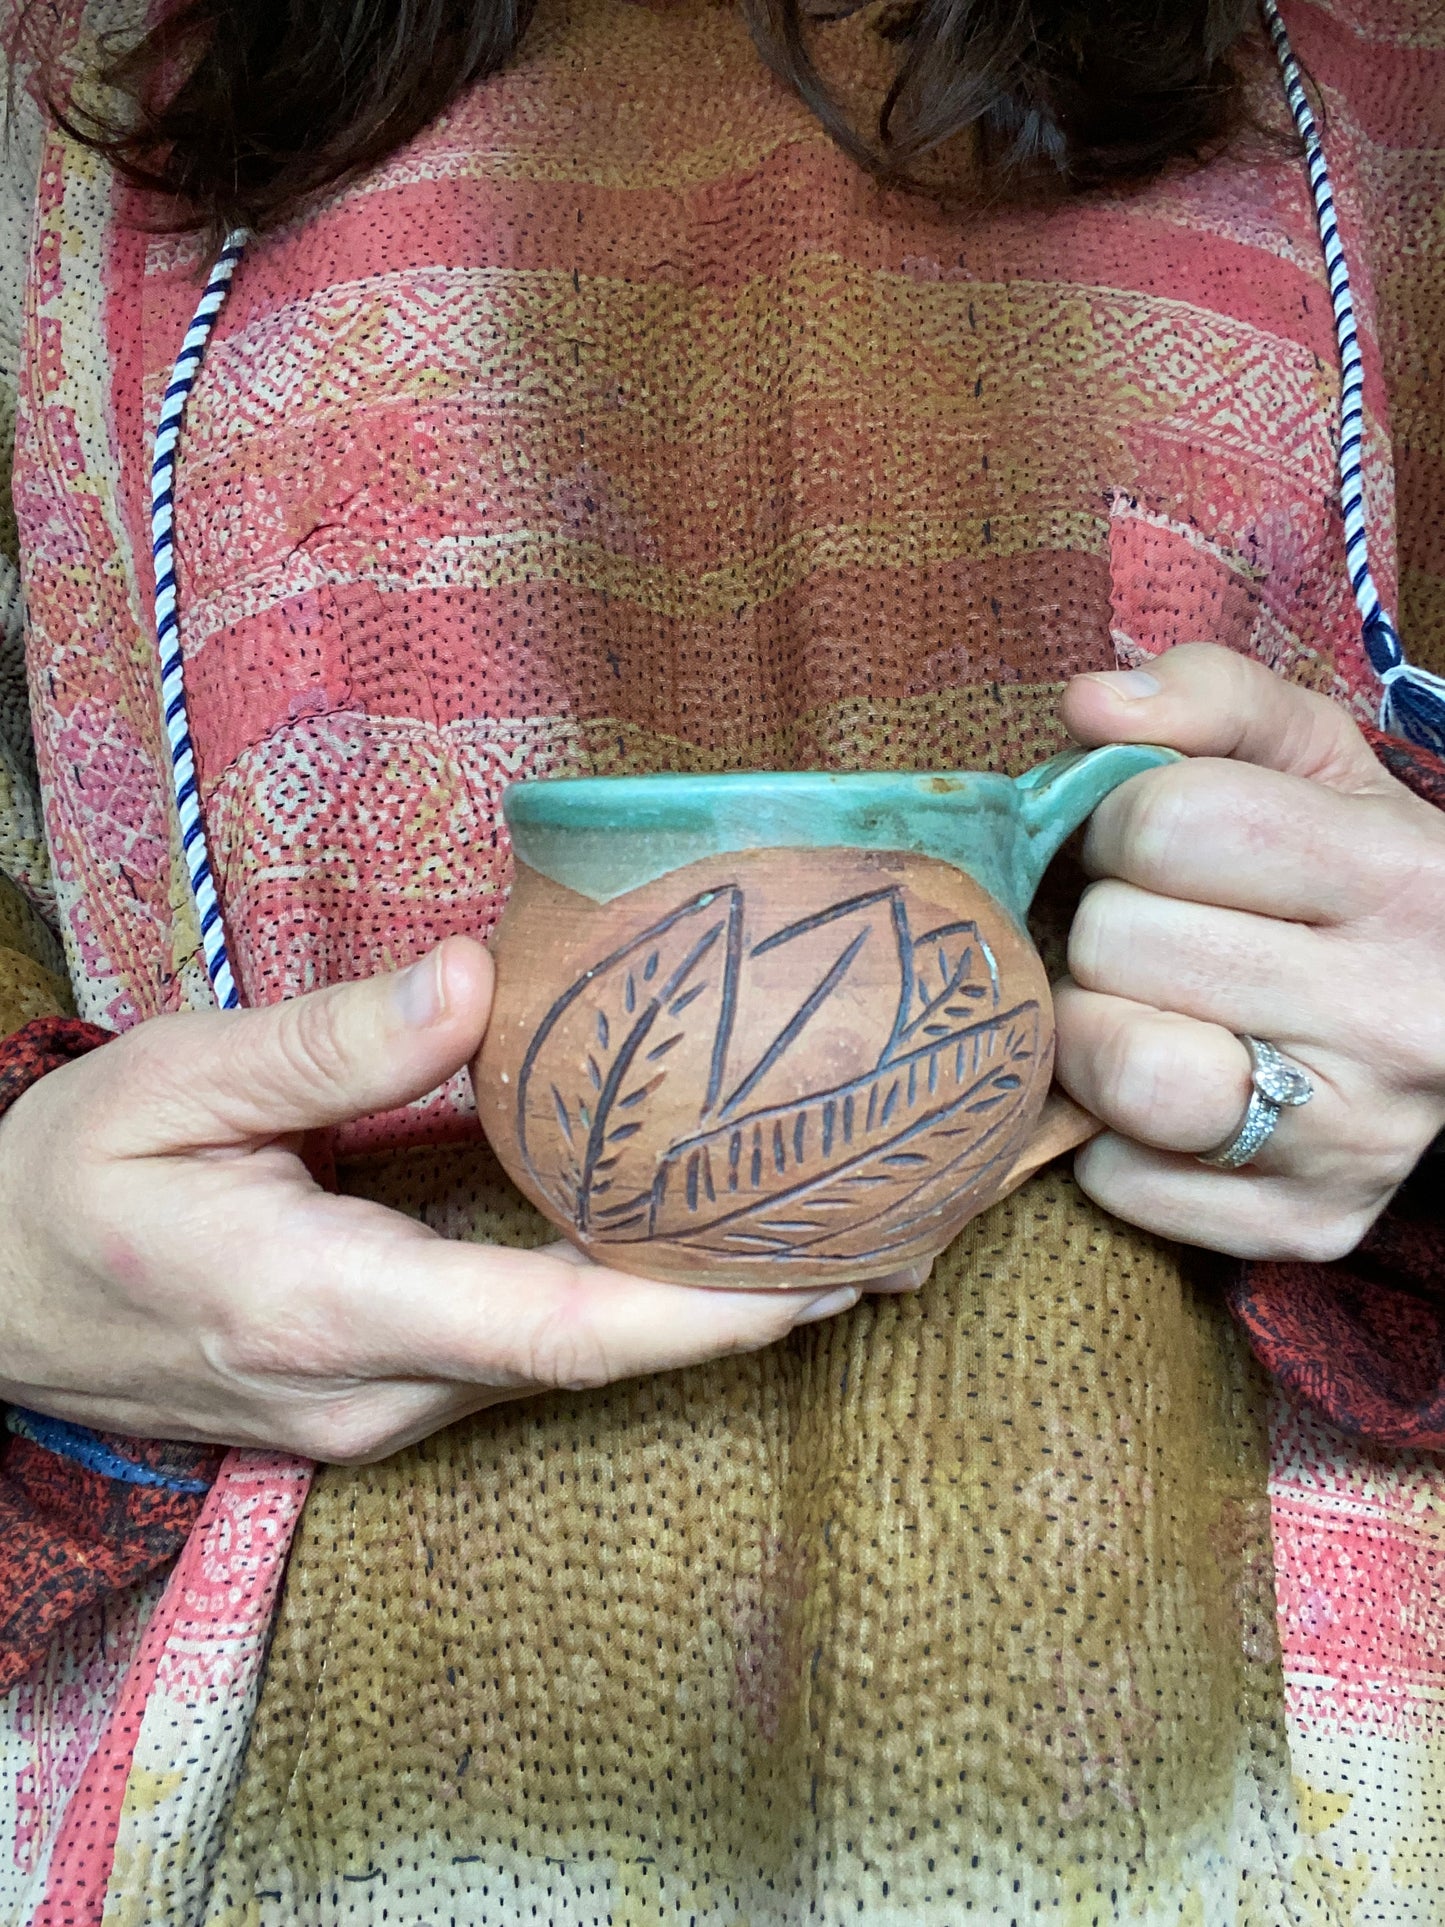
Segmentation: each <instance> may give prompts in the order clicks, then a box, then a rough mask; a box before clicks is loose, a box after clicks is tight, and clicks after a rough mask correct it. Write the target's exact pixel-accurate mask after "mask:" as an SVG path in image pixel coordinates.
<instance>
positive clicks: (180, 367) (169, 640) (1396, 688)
mask: <svg viewBox="0 0 1445 1927" xmlns="http://www.w3.org/2000/svg"><path fill="white" fill-rule="evenodd" d="M1260 7H1261V10H1262V12H1263V16H1264V23H1265V26H1266V28H1267V30H1268V32H1269V37H1270V41H1271V43H1272V44H1273V47H1274V51H1275V57H1276V59H1277V60H1278V62H1279V67H1280V73H1281V76H1282V78H1283V81H1284V90H1285V97H1286V99H1287V100H1288V101H1289V108H1290V112H1291V114H1292V115H1293V116H1294V124H1295V127H1296V128H1297V129H1298V132H1299V137H1300V140H1301V142H1302V143H1303V146H1304V152H1305V161H1306V165H1307V167H1308V171H1309V182H1310V192H1311V194H1312V195H1313V196H1314V204H1315V216H1316V219H1317V221H1318V224H1319V231H1320V243H1321V246H1322V247H1323V248H1324V256H1325V271H1326V274H1327V276H1328V279H1329V288H1330V301H1331V303H1332V304H1333V307H1334V316H1335V337H1336V339H1337V341H1338V342H1339V349H1340V377H1341V379H1340V451H1339V465H1340V508H1341V512H1342V514H1343V516H1344V524H1345V557H1346V561H1347V564H1348V567H1349V571H1350V586H1351V588H1352V589H1353V590H1354V595H1355V601H1356V603H1357V604H1358V606H1359V611H1360V621H1361V624H1362V628H1363V633H1364V641H1365V649H1366V652H1367V654H1368V656H1369V659H1370V665H1371V667H1372V668H1373V669H1374V671H1375V673H1376V675H1377V676H1378V677H1379V679H1380V685H1381V697H1380V724H1381V727H1382V728H1384V729H1387V730H1390V731H1392V732H1393V733H1394V734H1396V735H1399V736H1403V737H1405V738H1407V739H1408V740H1409V741H1411V742H1415V743H1419V744H1421V745H1422V746H1423V747H1424V748H1426V749H1431V750H1434V751H1435V753H1436V754H1437V755H1445V677H1440V676H1435V675H1432V674H1431V673H1430V672H1429V671H1428V670H1425V669H1420V668H1417V667H1416V666H1415V665H1414V664H1413V663H1411V662H1409V661H1408V660H1407V659H1406V656H1405V652H1404V650H1403V648H1402V647H1401V646H1400V637H1399V634H1398V632H1397V631H1396V628H1395V624H1394V622H1393V621H1392V619H1391V618H1390V616H1389V614H1388V613H1387V612H1386V609H1385V606H1384V604H1383V602H1382V601H1381V600H1380V593H1379V590H1378V589H1377V588H1376V587H1375V579H1374V576H1373V575H1372V574H1371V571H1370V553H1369V530H1368V527H1367V521H1366V515H1365V490H1364V474H1363V450H1364V432H1365V372H1364V362H1363V359H1362V357H1361V354H1360V344H1359V335H1358V331H1357V329H1356V326H1355V304H1354V298H1353V296H1352V295H1351V293H1350V276H1349V270H1348V267H1347V266H1346V262H1345V251H1344V247H1343V246H1342V244H1341V242H1340V235H1339V226H1338V222H1337V219H1336V214H1335V195H1334V188H1333V187H1332V185H1331V183H1330V172H1329V167H1328V166H1327V164H1326V161H1325V155H1324V148H1323V146H1322V144H1321V141H1320V134H1319V128H1318V126H1317V124H1316V122H1315V117H1314V114H1313V112H1312V111H1311V108H1310V104H1309V98H1308V96H1307V95H1306V93H1305V86H1304V79H1303V76H1302V75H1301V73H1300V68H1299V63H1298V61H1297V60H1296V59H1295V56H1294V50H1293V48H1292V47H1291V46H1290V41H1289V35H1288V33H1287V32H1286V31H1285V25H1284V22H1283V20H1281V18H1280V15H1279V8H1278V6H1277V5H1276V4H1275V0H1260ZM247 238H248V237H247V235H246V232H245V230H244V229H242V228H237V229H235V230H234V231H233V232H232V233H230V234H228V235H227V236H226V241H225V245H224V246H223V247H222V249H221V252H220V254H219V255H218V256H217V257H216V264H215V266H214V267H213V268H212V270H211V275H210V279H209V280H208V281H207V283H206V289H205V292H204V294H203V295H202V296H201V299H200V302H199V304H198V306H197V308H196V312H195V317H194V319H193V320H192V322H191V325H190V327H189V328H188V329H187V330H186V338H185V341H184V343H183V344H182V346H181V352H180V355H179V356H178V358H177V360H176V365H175V368H174V369H173V370H172V373H171V379H170V382H169V385H168V386H167V388H166V392H165V399H164V402H163V404H162V407H161V418H160V423H159V425H158V427H157V429H156V439H155V453H154V460H153V463H152V466H151V545H152V554H153V556H154V564H155V614H156V637H157V642H158V646H159V649H160V658H161V703H162V707H163V709H164V712H165V720H166V735H167V737H168V739H169V742H170V751H171V773H172V778H173V782H174V788H175V802H176V812H177V815H178V817H179V819H180V828H181V841H182V845H183V847H184V849H185V853H186V868H187V870H188V872H189V875H190V880H191V889H192V892H193V893H194V895H195V900H196V911H197V914H198V915H199V917H200V922H201V945H202V949H203V951H204V954H205V960H206V972H207V975H208V976H209V977H210V980H211V985H212V987H213V989H214V990H215V993H216V1001H217V1002H218V1003H219V1004H220V1006H221V1008H222V1009H223V1010H234V1009H235V1008H236V1007H237V1006H238V1005H239V1003H240V1001H241V1000H240V997H239V995H238V993H237V990H236V984H235V980H234V978H233V977H232V975H231V965H230V959H229V957H228V956H227V954H226V934H225V930H224V927H223V925H222V922H221V907H220V904H219V903H218V902H217V900H216V885H215V879H214V878H213V876H212V874H211V861H210V855H209V852H208V850H207V846H206V826H205V820H204V817H203V815H202V812H201V800H200V794H199V791H198V789H197V785H196V763H195V754H194V751H193V749H192V747H191V730H190V720H189V717H188V715H187V712H186V689H185V673H184V663H183V659H182V653H181V630H180V621H179V617H178V615H177V612H176V558H175V548H174V544H173V530H174V525H175V472H176V449H177V447H178V445H179V443H180V438H181V427H182V424H183V422H184V419H185V413H186V402H187V399H188V398H189V396H190V392H191V388H192V386H193V384H194V382H195V379H196V375H197V372H198V371H199V369H200V366H201V361H202V359H203V357H204V355H205V352H206V343H207V342H208V341H209V340H210V336H211V329H212V327H213V325H214V323H215V319H216V316H217V315H218V314H219V313H220V311H221V308H222V306H223V305H224V303H225V299H226V296H227V294H228V293H229V291H230V286H231V278H232V276H233V275H234V274H235V272H236V265H237V263H238V262H239V261H240V259H241V256H242V254H244V252H245V249H246V241H247Z"/></svg>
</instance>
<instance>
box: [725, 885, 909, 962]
mask: <svg viewBox="0 0 1445 1927" xmlns="http://www.w3.org/2000/svg"><path fill="white" fill-rule="evenodd" d="M897 895H898V885H897V884H896V883H891V884H889V886H888V888H887V889H886V890H870V891H868V893H867V894H866V895H865V896H861V897H849V898H848V900H847V902H846V903H834V904H830V905H829V907H828V908H827V909H826V910H819V911H817V912H816V913H815V914H814V915H813V916H811V917H804V918H802V920H801V921H800V922H798V923H790V924H788V925H787V926H786V928H784V929H782V930H775V931H774V932H773V934H772V936H770V937H764V938H763V940H762V942H761V943H755V944H754V945H753V947H752V949H751V950H750V951H749V952H748V955H749V956H750V957H761V956H762V955H763V954H764V952H765V951H768V950H776V949H777V947H778V945H779V944H783V943H791V942H792V940H793V939H794V937H806V936H807V934H808V932H809V931H810V930H821V929H822V928H823V926H824V924H828V923H836V922H837V920H838V918H839V917H849V916H852V915H853V913H854V911H856V910H868V909H871V908H872V906H873V905H874V904H875V903H886V902H888V901H890V900H891V899H893V898H896V897H897Z"/></svg>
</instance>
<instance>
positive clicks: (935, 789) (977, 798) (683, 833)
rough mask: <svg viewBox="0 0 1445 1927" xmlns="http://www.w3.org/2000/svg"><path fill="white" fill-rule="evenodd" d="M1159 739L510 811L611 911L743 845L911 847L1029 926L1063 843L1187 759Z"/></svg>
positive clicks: (706, 779) (535, 860)
mask: <svg viewBox="0 0 1445 1927" xmlns="http://www.w3.org/2000/svg"><path fill="white" fill-rule="evenodd" d="M1179 760H1180V758H1179V753H1178V751H1177V750H1172V749H1161V748H1158V747H1156V746H1155V745H1154V744H1152V743H1108V744H1105V745H1104V746H1103V747H1102V748H1100V749H1091V750H1082V749H1076V750H1065V751H1064V753H1063V754H1062V755H1060V756H1054V757H1051V758H1050V759H1049V761H1048V762H1046V763H1040V764H1038V765H1037V766H1036V767H1035V768H1033V769H1031V770H1027V771H1025V773H1024V774H1023V775H1022V776H1017V777H1010V776H999V775H996V774H994V773H992V772H991V771H987V770H944V771H940V770H934V771H927V770H919V771H907V772H904V771H878V772H864V773H859V774H835V773H833V772H832V771H828V770H805V771H798V772H788V771H783V772H779V771H773V770H755V771H741V772H730V773H728V774H725V775H707V776H692V775H676V774H674V775H660V776H579V777H547V778H543V779H541V780H538V781H527V782H520V783H513V784H512V785H511V787H510V788H509V789H508V790H507V792H506V794H505V796H504V798H503V801H502V811H503V815H504V816H505V818H506V822H507V828H508V830H509V832H510V834H511V838H512V848H513V850H514V852H515V853H516V855H517V857H518V859H519V860H520V861H521V862H522V863H525V864H526V865H527V866H528V868H529V869H532V870H536V871H539V872H540V873H541V874H542V875H543V876H546V877H550V878H551V879H552V881H553V882H554V883H559V884H561V885H563V886H564V888H566V889H569V890H575V891H576V892H577V893H578V894H579V895H581V896H584V897H589V898H591V900H592V901H593V902H594V903H606V902H609V901H610V900H611V899H612V898H614V897H619V896H622V895H624V894H625V892H627V891H628V890H636V889H639V888H640V887H641V886H642V885H643V884H645V883H652V882H654V881H655V880H656V879H657V878H658V877H661V876H666V875H667V873H668V872H669V871H670V870H680V869H682V868H683V867H684V866H685V865H686V864H689V863H697V862H700V861H702V860H703V859H704V858H707V857H718V856H726V855H728V854H730V853H732V852H734V851H741V850H777V849H796V850H824V849H858V850H904V851H909V852H911V853H913V854H914V855H918V856H929V857H935V858H937V859H938V860H939V861H940V862H943V863H948V864H951V865H952V866H953V868H954V869H956V870H961V871H963V872H964V874H965V875H967V876H971V877H973V878H974V880H975V881H976V882H978V883H980V884H982V886H983V888H984V889H985V890H987V891H988V893H989V895H990V896H992V897H994V898H996V899H997V901H998V902H999V903H1001V904H1003V906H1004V907H1005V909H1007V910H1009V911H1011V912H1012V914H1013V916H1014V917H1015V918H1016V919H1017V920H1018V922H1019V923H1022V922H1023V920H1024V917H1025V916H1026V914H1027V912H1028V907H1029V905H1030V903H1031V902H1032V901H1033V897H1034V892H1035V891H1036V890H1037V889H1038V886H1039V880H1040V878H1041V877H1042V876H1043V873H1044V871H1045V870H1046V869H1047V868H1048V866H1049V864H1050V862H1051V861H1052V859H1053V857H1054V856H1055V854H1056V853H1057V851H1058V849H1059V846H1060V844H1062V843H1063V842H1064V840H1065V838H1066V837H1068V836H1069V835H1071V834H1072V832H1073V831H1074V830H1076V829H1077V828H1078V827H1079V825H1080V824H1081V823H1082V822H1083V821H1084V819H1085V818H1086V817H1088V816H1089V815H1091V814H1092V812H1093V811H1094V810H1095V809H1096V808H1097V807H1098V805H1099V804H1100V803H1101V802H1102V801H1103V799H1104V798H1105V797H1106V796H1107V795H1108V794H1109V792H1110V791H1111V790H1113V789H1116V788H1117V787H1118V786H1119V784H1120V783H1124V782H1127V781H1128V780H1129V778H1130V777H1132V776H1138V775H1141V774H1142V773H1143V772H1144V771H1145V770H1150V769H1158V768H1159V767H1160V766H1161V765H1162V764H1164V763H1172V762H1177V761H1179Z"/></svg>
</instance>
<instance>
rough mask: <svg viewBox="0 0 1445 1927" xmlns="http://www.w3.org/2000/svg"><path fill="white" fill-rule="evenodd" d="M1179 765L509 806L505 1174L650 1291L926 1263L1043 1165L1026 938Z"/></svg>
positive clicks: (845, 1276) (1047, 768) (499, 956)
mask: <svg viewBox="0 0 1445 1927" xmlns="http://www.w3.org/2000/svg"><path fill="white" fill-rule="evenodd" d="M1174 758H1175V752H1173V751H1171V750H1165V749H1156V748H1154V747H1152V746H1146V745H1140V744H1111V745H1108V746H1106V747H1104V748H1102V749H1095V750H1089V751H1082V750H1072V751H1068V752H1066V753H1065V754H1064V755H1062V756H1056V757H1054V758H1053V759H1052V760H1051V761H1049V762H1046V763H1042V764H1040V765H1039V766H1038V767H1037V768H1036V769H1032V770H1030V771H1028V772H1027V773H1026V774H1025V775H1023V776H1020V777H1016V778H1010V777H1006V776H997V775H993V774H990V773H986V772H981V771H966V772H962V773H956V774H902V775H900V774H864V775H831V774H827V773H823V772H809V773H802V774H766V773H759V774H743V775H720V776H686V775H664V776H623V777H582V778H572V779H553V780H545V781H538V782H523V783H517V784H514V785H513V786H512V787H511V788H510V789H509V790H508V792H507V794H506V797H505V800H504V805H503V807H504V814H505V817H506V821H507V826H508V829H509V831H510V833H511V839H512V848H513V852H514V855H515V858H516V880H515V882H514V884H513V888H512V895H511V900H510V902H509V904H508V906H507V909H506V911H505V913H504V915H503V917H502V919H501V922H500V924H499V925H498V927H497V931H496V934H495V936H494V937H493V939H492V946H491V947H492V953H493V956H494V958H495V961H496V970H497V983H496V998H495V1003H494V1005H493V1010H492V1017H491V1022H490V1025H489V1027H488V1030H487V1035H486V1039H485V1041H484V1043H483V1045H482V1049H481V1051H480V1053H479V1055H478V1058H477V1060H476V1063H475V1064H474V1066H473V1083H474V1085H475V1089H476V1096H477V1107H478V1111H479V1114H480V1117H481V1122H482V1126H483V1128H484V1130H485V1131H486V1134H487V1136H488V1138H489V1139H490V1140H491V1143H492V1146H493V1148H494V1149H495V1151H496V1153H497V1155H498V1157H499V1158H500V1160H501V1162H502V1164H503V1166H504V1167H505V1169H506V1171H507V1173H508V1175H509V1176H510V1177H511V1178H512V1180H513V1181H514V1183H515V1184H516V1185H517V1186H518V1187H519V1189H520V1190H521V1191H523V1192H524V1193H525V1194H526V1196H527V1197H529V1198H530V1199H531V1200H532V1202H533V1203H534V1204H535V1205H536V1206H537V1207H538V1208H539V1209H540V1210H541V1211H542V1212H544V1213H545V1215H546V1216H547V1217H548V1218H550V1219H551V1221H552V1222H553V1223H554V1224H555V1225H556V1226H557V1227H558V1229H559V1230H561V1231H562V1232H563V1233H564V1234H565V1235H566V1236H567V1237H568V1238H570V1239H571V1240H572V1242H573V1243H574V1244H576V1245H578V1246H580V1247H581V1248H582V1249H583V1250H584V1251H587V1252H589V1253H590V1254H591V1255H592V1256H593V1257H595V1258H597V1259H598V1260H599V1261H600V1262H603V1263H606V1264H609V1265H612V1266H615V1267H617V1268H619V1269H621V1270H624V1271H633V1272H640V1273H643V1274H645V1275H648V1276H651V1277H657V1278H665V1279H669V1280H673V1281H678V1282H684V1283H692V1284H709V1283H712V1284H718V1283H727V1284H729V1285H754V1286H757V1287H760V1288H766V1287H770V1288H793V1287H796V1286H800V1285H809V1286H815V1285H827V1284H848V1283H856V1282H863V1281H866V1280H867V1279H869V1278H873V1277H877V1276H879V1275H881V1274H882V1273H884V1272H888V1271H893V1270H896V1269H898V1268H899V1267H901V1266H903V1265H907V1264H910V1263H912V1262H914V1261H916V1260H918V1259H926V1258H930V1257H932V1256H933V1255H934V1254H935V1253H937V1252H938V1251H940V1250H942V1249H943V1247H944V1246H945V1245H946V1244H947V1243H948V1242H949V1240H950V1239H951V1238H952V1237H953V1236H954V1235H955V1234H956V1233H957V1232H958V1231H959V1230H960V1229H961V1228H962V1226H963V1225H964V1224H966V1223H967V1222H968V1220H969V1219H970V1218H972V1217H973V1216H975V1215H976V1214H977V1213H978V1212H979V1211H982V1210H983V1209H985V1208H986V1206H988V1205H989V1204H991V1203H992V1202H994V1200H995V1199H996V1198H998V1197H1000V1196H1001V1195H1003V1193H1004V1192H1005V1191H1006V1190H1007V1189H1009V1188H1010V1186H1011V1185H1012V1184H1013V1183H1016V1182H1018V1181H1019V1178H1020V1175H1021V1174H1022V1173H1025V1172H1026V1171H1027V1170H1029V1169H1031V1168H1034V1167H1035V1166H1037V1164H1038V1163H1040V1162H1042V1161H1043V1159H1044V1158H1045V1157H1047V1156H1049V1155H1052V1154H1054V1153H1056V1152H1057V1151H1058V1150H1061V1149H1064V1148H1067V1143H1066V1142H1061V1141H1059V1133H1058V1132H1054V1133H1053V1134H1052V1136H1050V1135H1049V1134H1047V1133H1046V1134H1045V1136H1044V1138H1043V1139H1042V1140H1041V1139H1040V1138H1039V1134H1038V1133H1039V1117H1040V1112H1041V1111H1042V1109H1043V1106H1044V1101H1045V1097H1046V1095H1047V1093H1048V1090H1049V1083H1050V1078H1051V1074H1052V1068H1053V1044H1054V1030H1053V1007H1052V1003H1051V1000H1050V996H1049V987H1048V981H1047V978H1046V976H1045V974H1044V969H1043V965H1042V963H1041V962H1040V960H1039V956H1038V952H1037V951H1036V950H1035V948H1034V945H1033V943H1032V941H1031V940H1030V938H1029V935H1028V932H1027V929H1026V927H1025V922H1024V919H1025V917H1026V915H1027V912H1028V908H1029V905H1030V903H1031V902H1032V900H1033V896H1034V892H1035V890H1036V889H1037V887H1038V884H1039V880H1040V878H1041V877H1042V876H1043V873H1044V870H1045V869H1046V868H1047V866H1048V864H1049V862H1050V861H1051V859H1052V858H1053V856H1054V855H1055V853H1056V852H1057V850H1058V848H1059V846H1060V844H1061V843H1062V842H1063V841H1064V839H1065V838H1066V837H1067V836H1068V835H1069V834H1070V833H1071V832H1072V831H1073V830H1075V829H1077V828H1078V826H1079V825H1080V824H1081V823H1082V822H1083V821H1084V819H1085V818H1086V817H1087V816H1088V815H1089V814H1090V813H1091V811H1093V810H1094V809H1095V807H1096V806H1097V805H1098V803H1099V802H1100V801H1101V800H1102V799H1103V797H1104V796H1106V795H1107V794H1108V792H1109V791H1110V790H1112V789H1114V788H1115V787H1116V786H1117V785H1118V784H1120V783H1122V782H1124V781H1125V780H1127V779H1128V778H1129V777H1131V776H1135V775H1137V774H1139V772H1141V771H1143V770H1147V769H1153V768H1156V767H1158V766H1159V765H1160V764H1162V763H1165V762H1169V761H1173V760H1174ZM1079 1115H1080V1114H1078V1113H1075V1114H1074V1116H1075V1117H1076V1118H1077V1117H1078V1116H1079ZM1065 1135H1066V1136H1068V1134H1067V1133H1066V1134H1065ZM1084 1135H1087V1129H1085V1130H1083V1131H1080V1130H1078V1129H1072V1136H1070V1137H1068V1141H1077V1140H1078V1139H1079V1138H1080V1137H1082V1136H1084Z"/></svg>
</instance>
